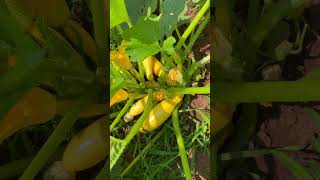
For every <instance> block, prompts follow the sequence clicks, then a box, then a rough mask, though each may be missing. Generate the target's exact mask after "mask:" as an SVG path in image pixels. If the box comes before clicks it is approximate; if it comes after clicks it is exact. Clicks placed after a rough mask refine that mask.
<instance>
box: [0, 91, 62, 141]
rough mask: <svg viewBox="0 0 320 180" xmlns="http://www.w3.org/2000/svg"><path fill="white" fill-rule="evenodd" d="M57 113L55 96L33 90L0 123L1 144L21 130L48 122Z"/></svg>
mask: <svg viewBox="0 0 320 180" xmlns="http://www.w3.org/2000/svg"><path fill="white" fill-rule="evenodd" d="M55 113H56V98H55V96H53V95H51V94H50V93H49V92H47V91H45V90H43V89H41V88H38V87H34V88H32V89H31V90H30V91H29V92H28V93H27V94H26V95H25V96H24V97H23V99H21V100H20V101H19V102H18V103H17V104H16V105H15V106H14V107H13V108H12V109H11V110H10V111H9V112H8V113H7V115H6V116H5V118H4V119H3V120H1V121H0V143H1V142H2V141H3V140H4V139H6V138H8V137H9V136H11V135H13V134H14V133H15V132H17V131H19V130H20V129H23V128H26V127H29V126H32V125H36V124H42V123H45V122H47V121H48V120H50V119H51V118H53V117H54V115H55Z"/></svg>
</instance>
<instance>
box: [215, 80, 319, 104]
mask: <svg viewBox="0 0 320 180" xmlns="http://www.w3.org/2000/svg"><path fill="white" fill-rule="evenodd" d="M214 92H215V93H214V96H213V99H214V101H223V102H233V103H234V102H235V103H255V102H301V101H317V100H320V93H319V92H320V84H319V83H318V81H315V80H308V81H306V80H300V81H277V82H246V83H238V84H236V83H222V82H216V83H215V84H214Z"/></svg>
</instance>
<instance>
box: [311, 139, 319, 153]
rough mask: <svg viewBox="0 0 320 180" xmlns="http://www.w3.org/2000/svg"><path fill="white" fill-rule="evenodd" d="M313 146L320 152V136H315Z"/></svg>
mask: <svg viewBox="0 0 320 180" xmlns="http://www.w3.org/2000/svg"><path fill="white" fill-rule="evenodd" d="M312 146H313V147H314V149H315V150H316V151H317V152H318V153H319V154H320V137H316V138H313V140H312Z"/></svg>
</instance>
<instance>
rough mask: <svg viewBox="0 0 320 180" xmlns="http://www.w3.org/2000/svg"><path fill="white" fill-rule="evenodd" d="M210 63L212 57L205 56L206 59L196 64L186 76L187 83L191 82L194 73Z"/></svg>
mask: <svg viewBox="0 0 320 180" xmlns="http://www.w3.org/2000/svg"><path fill="white" fill-rule="evenodd" d="M209 62H210V55H207V56H205V57H204V58H202V59H201V60H200V61H198V62H196V63H194V64H193V65H192V66H191V67H190V68H189V69H188V70H187V72H186V76H185V79H186V80H187V81H191V77H192V75H193V74H194V72H196V70H197V69H199V68H201V67H203V66H204V65H206V64H207V63H209Z"/></svg>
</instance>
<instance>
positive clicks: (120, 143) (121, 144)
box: [110, 136, 127, 169]
mask: <svg viewBox="0 0 320 180" xmlns="http://www.w3.org/2000/svg"><path fill="white" fill-rule="evenodd" d="M126 146H127V142H126V141H124V140H121V139H117V138H114V137H112V136H110V169H112V168H113V166H114V165H115V164H116V163H117V161H118V160H119V158H120V156H121V154H122V153H123V151H124V149H125V148H126Z"/></svg>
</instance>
